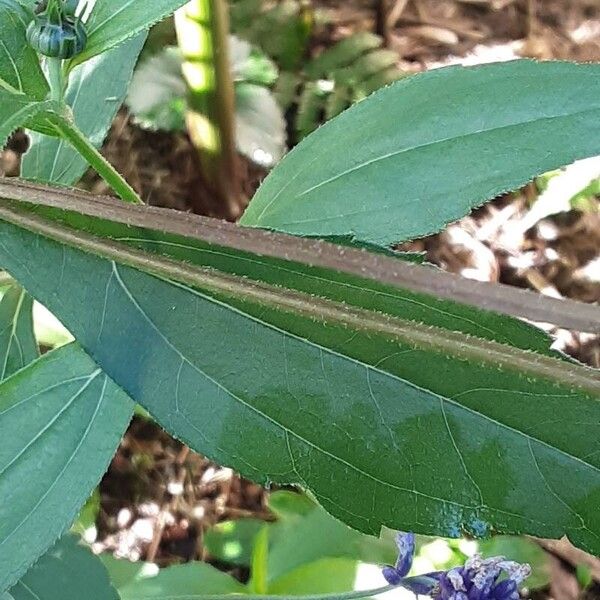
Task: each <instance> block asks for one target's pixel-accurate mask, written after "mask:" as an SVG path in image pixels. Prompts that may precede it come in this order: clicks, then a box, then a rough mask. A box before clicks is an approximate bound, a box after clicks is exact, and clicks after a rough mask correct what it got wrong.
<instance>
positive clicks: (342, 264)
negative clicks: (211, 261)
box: [0, 178, 600, 333]
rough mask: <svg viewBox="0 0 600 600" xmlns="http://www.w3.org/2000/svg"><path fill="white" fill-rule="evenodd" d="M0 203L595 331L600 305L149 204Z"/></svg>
mask: <svg viewBox="0 0 600 600" xmlns="http://www.w3.org/2000/svg"><path fill="white" fill-rule="evenodd" d="M0 197H1V198H6V199H10V200H16V201H19V202H23V203H26V204H37V205H42V206H48V207H54V208H58V209H62V210H72V211H77V212H79V213H82V214H85V215H87V216H89V217H95V218H100V219H108V220H112V221H115V222H118V223H125V224H128V225H135V226H138V227H143V228H146V229H150V230H152V229H156V230H158V231H162V232H165V233H172V234H175V235H181V236H184V237H188V238H191V239H196V240H200V241H202V242H205V243H209V244H216V245H219V246H223V247H228V248H231V249H234V250H239V251H241V252H249V253H252V254H257V255H260V256H267V257H270V258H276V259H281V260H286V261H291V262H296V263H304V264H309V265H312V266H314V267H322V268H324V269H333V270H335V271H339V272H342V273H346V274H350V275H356V276H359V277H362V278H364V279H367V280H371V281H377V282H379V283H384V284H387V285H392V286H394V287H397V288H401V289H406V290H410V291H411V292H416V293H423V294H427V295H431V296H435V297H437V298H443V299H446V300H452V301H454V302H459V303H462V304H468V305H470V306H473V307H477V308H478V309H483V310H490V311H494V312H497V313H500V314H505V315H511V316H516V317H523V318H526V319H530V320H532V321H541V322H544V323H553V324H555V325H558V326H560V327H564V328H565V329H575V330H577V331H586V332H590V333H600V306H597V305H594V304H584V303H582V302H577V301H574V300H569V299H561V300H558V299H556V298H550V297H547V296H543V295H541V294H537V293H535V292H531V291H529V290H523V289H519V288H515V287H512V286H508V285H503V284H497V283H488V282H481V281H474V280H470V279H465V278H464V277H461V276H459V275H456V274H453V273H446V272H444V271H441V270H439V269H435V268H432V267H429V266H423V265H415V264H409V263H406V262H404V261H402V260H399V259H397V258H394V257H388V256H383V255H381V254H375V253H372V252H365V251H363V250H357V249H354V248H348V247H342V246H337V245H335V244H331V243H328V242H323V241H320V240H311V239H305V238H299V237H295V236H291V235H287V234H283V233H273V232H268V231H262V230H259V229H252V228H245V227H239V226H237V225H233V224H231V223H225V222H223V221H218V220H216V219H209V218H207V217H201V216H198V215H193V214H189V213H183V212H178V211H173V210H167V209H161V208H156V207H151V206H144V207H140V206H131V205H129V206H126V205H124V204H123V203H121V202H118V201H116V200H115V199H113V198H108V197H106V196H104V197H102V196H90V195H89V194H85V193H83V192H81V191H75V190H65V189H57V188H51V187H48V186H44V185H39V184H33V183H29V182H23V181H20V180H18V179H1V178H0Z"/></svg>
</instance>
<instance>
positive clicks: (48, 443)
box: [0, 345, 133, 591]
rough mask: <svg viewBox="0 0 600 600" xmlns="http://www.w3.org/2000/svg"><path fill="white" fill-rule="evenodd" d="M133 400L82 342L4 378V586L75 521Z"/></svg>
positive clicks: (0, 482)
mask: <svg viewBox="0 0 600 600" xmlns="http://www.w3.org/2000/svg"><path fill="white" fill-rule="evenodd" d="M132 411H133V404H132V402H131V401H130V400H129V399H128V398H127V396H126V395H125V394H124V393H123V392H122V391H121V390H120V389H119V388H118V387H117V386H116V385H115V384H114V383H113V382H112V381H110V379H109V378H108V377H107V376H106V375H105V374H104V373H103V372H102V371H101V370H100V369H99V368H98V366H97V365H96V364H95V363H94V362H93V361H92V360H91V359H90V358H89V357H88V356H87V355H86V354H85V353H84V352H83V351H82V350H81V348H79V347H78V346H76V345H71V346H65V347H63V348H61V349H59V350H56V351H54V352H51V353H50V354H46V355H45V356H44V357H43V358H41V359H39V360H37V361H36V362H34V363H32V364H31V365H29V366H28V367H27V368H25V369H23V370H21V371H19V372H18V373H16V374H15V375H13V376H12V377H9V378H8V379H6V380H5V381H4V382H3V383H2V384H0V431H1V432H2V436H1V440H2V441H1V442H0V497H1V498H2V503H1V504H0V564H1V565H2V569H0V591H4V590H6V589H7V588H8V587H9V586H11V585H13V584H14V583H16V582H17V581H18V580H19V578H20V577H21V576H22V575H23V573H24V572H25V571H26V570H27V568H28V567H29V566H30V565H31V564H32V563H33V562H34V561H35V560H36V559H37V558H38V557H39V556H40V555H41V554H42V553H43V552H45V551H46V550H47V549H48V548H49V547H50V546H51V545H52V543H53V542H54V541H55V540H56V538H57V537H58V536H59V535H60V534H62V533H63V531H64V530H65V529H66V528H67V527H68V526H69V525H70V524H71V522H72V521H73V519H74V518H75V516H76V514H77V511H78V509H79V508H80V507H81V505H82V504H83V503H84V502H85V500H86V499H87V497H88V496H89V495H90V493H91V491H92V489H93V488H94V486H95V485H96V484H97V483H98V481H99V480H100V477H101V476H102V474H103V473H104V471H105V469H106V467H107V465H108V462H109V461H110V459H111V457H112V455H113V453H114V451H115V449H116V447H117V444H118V443H119V440H120V438H121V435H122V434H123V431H124V430H125V427H126V426H127V423H128V422H129V419H130V417H131V414H132Z"/></svg>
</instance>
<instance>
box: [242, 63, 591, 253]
mask: <svg viewBox="0 0 600 600" xmlns="http://www.w3.org/2000/svg"><path fill="white" fill-rule="evenodd" d="M599 69H600V67H598V66H597V65H575V64H568V63H534V62H531V61H527V60H523V61H515V62H512V63H499V64H494V65H486V66H480V67H475V68H462V67H450V68H446V69H440V70H435V71H431V72H428V73H423V74H421V75H418V76H415V77H412V78H408V79H405V80H402V81H400V82H398V83H396V84H394V85H392V86H390V87H388V88H385V89H384V90H382V91H380V92H378V93H376V94H374V95H372V96H371V97H369V98H368V99H367V100H365V101H363V102H361V103H359V104H357V105H355V106H354V107H353V108H351V109H349V110H348V111H347V112H346V113H344V114H342V115H340V116H339V117H338V118H336V119H334V120H333V121H331V122H329V123H327V124H326V125H325V126H323V127H322V128H321V129H319V131H318V132H317V133H316V134H314V135H312V136H311V137H310V139H308V140H306V141H305V142H303V143H302V144H300V145H299V146H298V147H297V148H296V149H295V150H294V151H292V152H291V153H290V154H289V155H288V157H286V159H284V161H282V163H281V164H280V165H279V166H278V167H276V168H275V169H274V170H273V172H272V173H271V174H270V176H269V177H268V178H267V179H266V180H265V182H264V184H263V185H262V187H261V188H260V189H259V191H258V192H257V194H256V196H255V197H254V199H253V200H252V202H251V203H250V206H249V208H248V209H247V211H246V213H245V214H244V215H243V217H242V220H241V222H242V223H243V224H245V225H249V226H255V227H266V228H270V229H276V230H280V231H286V232H289V233H293V234H297V235H310V236H327V235H348V234H350V235H353V236H354V237H355V238H356V239H358V240H361V241H368V242H371V243H375V244H380V245H388V244H391V243H394V242H398V241H402V240H406V239H412V238H415V237H421V236H424V235H427V234H429V233H433V232H436V231H439V230H440V229H441V228H442V227H443V226H444V225H446V224H447V223H448V222H450V221H453V220H456V219H458V218H459V217H461V216H464V215H465V214H467V213H468V212H469V211H470V210H471V209H472V208H474V207H476V206H478V205H480V204H482V203H483V202H484V201H485V200H488V199H490V198H491V197H493V196H495V195H498V194H500V193H503V192H505V191H508V190H511V189H515V188H517V187H518V186H520V185H522V184H524V183H526V182H527V181H529V180H530V179H531V178H532V177H533V176H535V175H537V174H539V173H541V172H544V171H547V170H550V169H553V168H556V167H559V166H562V165H564V164H567V163H569V162H572V161H573V160H576V159H578V158H583V157H585V156H590V155H593V154H598V153H599V152H600V147H599V144H598V139H599V138H600V135H599V133H600V131H598V129H597V122H598V118H597V117H598V115H599V114H600V102H599V101H598V96H599V93H598V92H599V91H600V90H598V71H599ZM532 81H534V82H535V85H532V84H531V82H532ZM424 98H425V99H426V100H425V101H423V99H424ZM365 139H367V140H369V143H368V144H365V143H364V140H365ZM542 139H543V143H542V141H541V140H542ZM347 148H351V149H352V151H351V152H347V151H345V149H347ZM324 156H327V160H323V157H324ZM448 198H450V199H451V201H450V202H448V201H447V199H448Z"/></svg>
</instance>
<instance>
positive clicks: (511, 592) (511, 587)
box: [491, 579, 519, 600]
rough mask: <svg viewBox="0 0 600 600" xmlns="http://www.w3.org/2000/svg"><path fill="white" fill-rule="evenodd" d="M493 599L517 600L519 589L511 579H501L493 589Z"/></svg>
mask: <svg viewBox="0 0 600 600" xmlns="http://www.w3.org/2000/svg"><path fill="white" fill-rule="evenodd" d="M491 598H493V600H519V589H518V587H517V584H516V583H515V582H514V581H513V580H512V579H505V580H504V581H501V582H500V583H499V584H498V585H497V586H496V587H495V588H494V589H493V590H492V595H491Z"/></svg>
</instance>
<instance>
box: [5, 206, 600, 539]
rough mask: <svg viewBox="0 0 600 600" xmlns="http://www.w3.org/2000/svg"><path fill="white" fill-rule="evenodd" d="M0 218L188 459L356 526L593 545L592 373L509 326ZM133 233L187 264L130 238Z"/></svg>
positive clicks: (280, 266) (598, 453)
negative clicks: (317, 505)
mask: <svg viewBox="0 0 600 600" xmlns="http://www.w3.org/2000/svg"><path fill="white" fill-rule="evenodd" d="M133 212H135V211H133ZM133 212H132V214H133ZM0 215H1V218H2V219H3V222H2V224H1V225H0V264H2V265H4V266H5V267H6V268H7V269H8V270H9V271H10V272H11V273H12V274H13V275H14V276H15V277H17V278H18V279H19V280H20V281H21V282H22V284H23V285H24V286H25V287H26V288H27V289H28V290H29V291H30V292H31V293H32V294H34V295H35V296H36V297H38V299H39V300H40V301H42V302H43V303H44V304H46V305H47V306H48V307H49V308H50V309H51V310H52V311H53V312H54V313H55V314H56V315H57V316H58V317H59V318H61V320H62V321H63V322H64V323H65V324H66V325H67V326H68V327H69V328H70V329H71V331H72V332H73V333H74V334H75V335H76V336H77V338H78V340H79V342H80V343H81V344H82V345H83V347H84V348H85V349H86V350H87V351H88V352H89V353H90V354H91V355H92V356H93V357H94V359H95V360H96V361H97V362H98V364H99V365H101V366H102V368H103V369H104V370H105V372H106V373H107V374H108V375H109V376H110V377H111V378H113V379H114V380H115V381H116V382H117V383H118V384H120V385H121V386H122V387H123V388H124V389H125V390H126V391H127V392H128V393H129V394H130V395H131V396H132V398H134V399H135V400H136V401H137V402H139V403H141V404H143V405H144V406H145V407H146V408H147V409H148V410H149V411H150V412H151V413H152V414H153V416H154V417H155V418H156V419H158V420H159V422H160V423H161V424H162V425H163V426H164V427H165V428H167V429H168V430H169V431H170V432H172V433H174V434H175V435H176V436H178V437H180V438H182V439H183V440H185V441H186V442H187V443H189V444H190V445H191V446H192V447H194V448H195V449H197V450H198V451H200V452H202V453H204V454H206V455H208V456H210V457H211V458H213V459H215V460H217V461H219V462H221V463H224V464H228V465H231V466H233V467H235V468H237V469H238V470H240V471H241V472H242V473H243V474H244V475H246V476H248V477H251V478H253V479H255V480H257V481H259V482H267V481H274V482H277V483H299V484H302V485H304V486H306V487H308V488H310V489H311V490H312V491H313V492H314V494H315V495H316V497H317V498H318V499H319V501H320V502H321V503H322V504H323V505H324V507H325V508H326V509H327V510H328V511H330V512H331V513H333V514H334V515H336V516H337V517H339V518H340V519H342V520H344V521H345V522H346V523H348V524H350V525H351V526H353V527H355V528H357V529H360V530H362V531H365V532H369V533H377V532H378V531H379V528H380V527H381V525H382V524H384V525H388V526H390V527H392V528H401V529H409V530H416V531H419V532H427V533H435V534H442V535H449V536H456V535H459V534H460V533H461V532H463V531H467V532H469V533H472V534H475V535H486V534H489V533H490V532H491V531H502V532H522V531H526V532H529V533H533V534H536V535H540V536H547V537H552V536H560V535H562V534H564V533H567V534H568V535H569V536H570V537H571V539H573V541H574V542H575V543H577V544H579V545H581V546H582V547H585V548H587V549H589V550H592V551H599V550H600V542H599V536H600V516H599V515H598V511H597V510H596V507H597V504H598V501H600V471H599V468H600V435H598V433H599V431H598V428H599V423H600V403H599V402H598V396H599V387H600V384H599V381H598V376H597V374H595V373H594V372H593V371H591V370H589V369H586V368H584V367H581V366H578V365H572V364H570V363H567V362H566V361H563V360H559V359H556V358H553V357H552V356H551V353H550V352H547V353H546V354H547V355H544V354H543V352H542V350H543V349H542V342H541V340H540V338H536V337H535V336H532V339H531V343H530V344H529V343H528V339H529V337H528V328H526V327H525V326H523V325H519V324H516V323H514V322H513V323H512V324H511V322H510V320H508V319H505V318H501V317H493V316H492V315H488V314H487V313H480V312H477V311H472V312H471V313H470V314H471V316H470V318H469V317H467V316H466V314H465V313H464V312H461V309H459V308H457V307H456V305H453V304H452V303H448V302H446V303H444V302H442V301H437V300H435V299H432V298H429V297H425V296H421V297H419V296H418V295H411V294H405V292H404V291H403V290H399V289H397V288H393V287H391V286H385V285H383V284H376V283H374V282H372V281H371V282H369V281H367V280H365V279H364V278H359V277H350V276H345V275H342V274H341V273H335V272H331V271H328V270H326V269H317V268H312V267H308V266H302V265H298V264H296V263H294V262H292V261H290V260H272V259H267V258H266V257H265V255H264V254H262V255H252V254H249V253H243V252H239V251H238V252H236V251H233V250H232V249H231V248H226V247H224V246H223V245H217V244H216V243H212V244H204V247H203V248H198V247H195V246H194V244H191V245H190V246H188V245H187V241H186V239H182V238H179V239H176V238H169V237H168V236H167V237H163V235H162V234H160V233H158V232H156V231H147V232H145V238H144V237H143V236H144V232H142V231H140V230H136V229H135V228H133V227H132V228H122V227H121V226H119V225H118V224H117V223H109V222H104V224H102V223H99V222H98V223H95V224H94V226H95V227H97V229H98V231H100V232H103V233H104V235H106V236H108V235H110V234H111V232H112V235H113V236H114V237H115V238H118V239H120V240H121V243H122V244H130V245H129V247H128V246H124V245H119V244H116V243H115V242H114V241H110V240H104V241H103V240H101V239H98V238H89V237H88V236H87V235H86V234H83V233H80V232H77V231H76V230H75V229H65V228H64V227H62V226H59V225H57V224H56V223H55V222H54V221H53V220H52V219H54V218H57V215H54V216H52V215H51V214H46V217H45V218H44V219H41V218H40V217H36V216H33V215H31V214H30V213H28V212H24V211H23V210H22V209H21V210H18V209H15V208H14V207H13V208H11V207H10V205H8V204H6V203H5V204H3V207H2V208H1V209H0ZM58 218H62V219H63V220H65V222H68V223H71V225H76V226H78V227H82V228H85V220H86V217H82V216H80V217H77V216H76V215H69V214H67V213H64V214H63V215H62V217H61V215H60V214H59V215H58ZM164 218H169V217H168V215H164ZM14 223H18V225H15V224H14ZM102 227H105V228H106V230H105V231H103V230H102ZM36 231H38V232H39V231H43V234H42V233H36ZM219 231H220V230H219ZM255 233H258V234H260V235H263V236H264V235H265V234H262V232H255ZM244 235H248V234H247V233H245V234H244ZM264 239H269V238H268V236H266V237H265V238H264ZM196 241H197V240H196ZM276 242H277V240H274V242H273V243H276ZM146 244H147V245H148V246H149V247H152V246H153V245H154V246H157V247H158V248H159V250H158V252H159V253H160V252H165V251H168V249H169V248H171V249H172V250H173V249H176V248H179V250H181V251H182V252H184V253H187V254H186V256H187V257H188V261H189V262H192V263H194V264H193V265H190V264H185V263H183V262H177V263H173V262H169V261H167V260H166V259H165V258H164V257H161V256H160V254H151V253H143V252H140V251H139V250H134V249H132V248H131V246H136V245H140V246H144V245H146ZM197 246H202V244H199V243H198V244H197ZM76 248H83V249H86V250H87V251H84V250H82V249H76ZM314 248H315V252H316V253H318V252H325V251H327V247H326V246H324V245H321V246H316V245H315V246H314ZM89 251H93V252H94V253H96V254H97V255H94V254H91V253H89ZM282 252H284V250H283V249H282ZM340 252H347V250H345V249H342V250H340ZM182 257H183V256H182ZM192 257H193V258H192ZM378 260H385V259H384V258H381V259H378ZM388 260H389V259H388ZM201 267H210V268H208V269H207V268H201ZM141 269H143V270H146V271H151V272H152V273H155V276H153V275H150V274H147V273H145V272H143V271H142V270H141ZM156 275H158V276H156ZM433 275H434V274H433V273H432V277H433ZM168 279H173V280H176V281H174V282H169V281H167V280H168ZM274 281H277V282H278V286H284V287H287V288H289V289H288V290H287V291H286V290H284V289H283V288H282V287H278V286H276V285H273V283H272V282H274ZM411 307H412V308H411ZM411 311H412V312H411ZM494 319H498V320H496V321H494ZM505 325H506V328H505V327H504V326H505ZM457 332H458V333H457ZM467 334H468V335H467ZM509 343H510V344H512V345H514V346H515V347H514V348H513V347H510V346H509V345H508V344H509ZM518 348H523V349H537V350H539V352H538V353H537V354H534V353H533V352H530V351H526V350H519V349H518ZM557 415H560V418H557ZM240 439H244V444H243V445H240V443H239V440H240ZM348 490H352V493H348Z"/></svg>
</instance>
